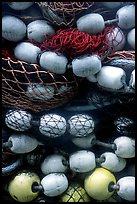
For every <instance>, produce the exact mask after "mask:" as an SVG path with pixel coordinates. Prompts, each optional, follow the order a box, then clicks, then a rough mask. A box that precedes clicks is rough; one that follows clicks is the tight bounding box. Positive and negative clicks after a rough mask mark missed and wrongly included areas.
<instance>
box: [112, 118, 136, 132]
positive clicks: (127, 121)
mask: <svg viewBox="0 0 137 204" xmlns="http://www.w3.org/2000/svg"><path fill="white" fill-rule="evenodd" d="M114 125H115V128H116V131H117V132H118V133H119V134H121V135H128V134H129V132H132V131H133V129H134V125H135V123H134V120H132V119H131V118H128V117H124V116H120V117H117V118H116V119H115V120H114Z"/></svg>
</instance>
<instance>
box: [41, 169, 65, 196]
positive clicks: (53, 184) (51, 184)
mask: <svg viewBox="0 0 137 204" xmlns="http://www.w3.org/2000/svg"><path fill="white" fill-rule="evenodd" d="M41 185H42V187H43V193H44V194H45V195H46V196H49V197H55V196H59V195H61V194H62V193H63V192H65V191H66V190H67V188H68V179H67V177H66V176H65V174H63V173H51V174H48V175H46V176H45V177H44V178H43V179H42V180H41Z"/></svg>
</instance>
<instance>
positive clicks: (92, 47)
mask: <svg viewBox="0 0 137 204" xmlns="http://www.w3.org/2000/svg"><path fill="white" fill-rule="evenodd" d="M114 28H115V26H112V27H105V29H104V31H103V32H101V33H99V34H96V35H90V34H87V33H85V32H81V31H79V30H78V29H76V28H69V29H59V30H58V31H57V32H56V33H55V34H54V35H53V36H51V37H50V38H46V40H45V41H44V42H43V43H42V44H41V45H40V48H41V50H42V51H44V50H48V49H49V50H52V51H56V52H61V53H62V54H65V55H67V56H68V57H69V58H74V57H78V56H81V55H83V54H98V55H99V56H100V57H103V58H104V57H106V56H107V55H108V54H109V53H111V52H113V47H110V41H109V39H108V38H107V37H106V35H107V33H110V34H111V31H113V29H114ZM118 32H120V30H118ZM45 37H46V36H45ZM122 40H123V39H122ZM122 40H121V41H122ZM115 41H116V36H115V38H114V39H113V42H115ZM119 43H121V42H119ZM119 43H118V44H117V46H118V45H119Z"/></svg>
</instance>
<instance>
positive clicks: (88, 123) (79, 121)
mask: <svg viewBox="0 0 137 204" xmlns="http://www.w3.org/2000/svg"><path fill="white" fill-rule="evenodd" d="M94 126H95V124H94V120H93V118H92V117H91V116H88V115H85V114H77V115H74V116H72V117H71V118H70V119H69V120H68V132H69V133H70V134H71V135H73V136H74V137H85V136H87V135H88V134H89V133H91V132H93V130H94Z"/></svg>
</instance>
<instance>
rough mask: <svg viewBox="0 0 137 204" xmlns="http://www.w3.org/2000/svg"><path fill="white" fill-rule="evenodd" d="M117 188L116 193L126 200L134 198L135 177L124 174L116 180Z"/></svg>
mask: <svg viewBox="0 0 137 204" xmlns="http://www.w3.org/2000/svg"><path fill="white" fill-rule="evenodd" d="M117 185H118V186H119V190H118V191H117V194H118V195H119V196H120V197H121V198H123V199H125V200H128V201H134V200H135V177H134V176H125V177H123V178H121V179H119V180H118V181H117Z"/></svg>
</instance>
